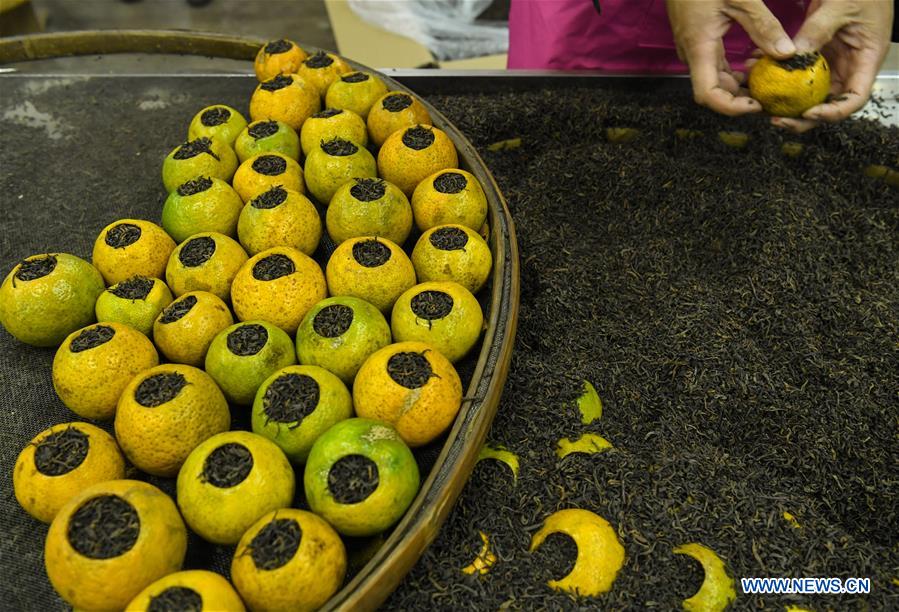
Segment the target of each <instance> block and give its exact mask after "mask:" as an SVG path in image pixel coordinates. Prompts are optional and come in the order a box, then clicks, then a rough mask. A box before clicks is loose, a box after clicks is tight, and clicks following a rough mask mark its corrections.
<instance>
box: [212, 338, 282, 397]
mask: <svg viewBox="0 0 899 612" xmlns="http://www.w3.org/2000/svg"><path fill="white" fill-rule="evenodd" d="M254 324H258V325H261V326H262V327H264V328H265V330H266V332H267V333H268V340H267V341H266V343H265V346H263V347H262V349H261V350H260V351H259V352H258V353H256V354H254V355H235V354H234V353H232V352H231V351H230V350H229V349H228V335H229V334H230V333H231V332H233V331H235V330H236V329H238V328H239V327H243V326H244V325H254ZM296 362H297V359H296V354H295V353H294V351H293V343H292V342H291V340H290V336H288V335H287V334H286V333H285V332H284V331H283V330H282V329H280V328H278V327H277V326H275V325H273V324H271V323H268V322H267V321H258V320H256V321H252V320H251V321H245V322H243V323H236V324H234V325H232V326H231V327H228V328H226V329H223V330H222V331H221V332H219V334H218V335H217V336H216V337H215V339H213V341H212V344H210V345H209V350H208V351H207V352H206V371H207V372H209V375H210V376H212V378H213V379H215V381H216V382H217V383H218V384H219V386H220V387H221V389H222V391H223V392H224V394H225V397H227V398H228V401H231V402H233V403H235V404H240V405H241V406H249V405H250V404H252V403H253V399H254V398H255V397H256V390H257V389H258V388H259V385H261V384H262V383H263V382H264V381H265V379H266V378H268V377H269V376H271V375H272V373H273V372H275V371H277V370H278V369H280V368H283V367H286V366H289V365H293V364H295V363H296Z"/></svg>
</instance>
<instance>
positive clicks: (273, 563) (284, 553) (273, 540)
mask: <svg viewBox="0 0 899 612" xmlns="http://www.w3.org/2000/svg"><path fill="white" fill-rule="evenodd" d="M302 539H303V530H302V528H300V524H299V523H298V522H296V521H295V520H293V519H279V518H274V519H272V521H271V522H270V523H269V524H268V525H266V526H265V527H263V528H262V529H260V530H259V533H257V534H256V536H255V537H254V538H253V539H252V540H251V541H250V544H249V545H248V546H247V549H248V550H249V552H250V557H252V559H253V563H254V564H255V565H256V569H260V570H265V571H269V570H274V569H278V568H279V567H283V566H285V565H287V563H288V562H289V561H290V560H291V559H293V557H294V555H296V554H297V550H298V549H299V548H300V541H301V540H302Z"/></svg>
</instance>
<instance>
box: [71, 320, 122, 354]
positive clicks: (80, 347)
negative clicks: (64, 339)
mask: <svg viewBox="0 0 899 612" xmlns="http://www.w3.org/2000/svg"><path fill="white" fill-rule="evenodd" d="M114 337H115V330H114V329H113V328H111V327H109V326H108V325H97V326H94V327H89V328H88V329H85V330H84V331H82V332H81V333H80V334H78V335H77V336H75V337H74V338H73V339H72V341H71V342H70V343H69V350H70V351H71V352H73V353H80V352H82V351H89V350H90V349H92V348H97V347H98V346H101V345H103V344H106V343H107V342H109V341H110V340H112V339H113V338H114Z"/></svg>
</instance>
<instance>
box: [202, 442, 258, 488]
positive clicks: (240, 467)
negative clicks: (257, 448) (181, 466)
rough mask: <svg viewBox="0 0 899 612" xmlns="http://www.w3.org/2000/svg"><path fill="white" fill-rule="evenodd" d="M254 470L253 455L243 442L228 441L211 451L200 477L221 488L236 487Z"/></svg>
mask: <svg viewBox="0 0 899 612" xmlns="http://www.w3.org/2000/svg"><path fill="white" fill-rule="evenodd" d="M252 470H253V455H252V453H250V450H249V449H248V448H247V447H246V446H244V445H243V444H238V443H237V442H228V443H226V444H222V445H221V446H219V447H218V448H217V449H215V450H214V451H212V452H211V453H209V455H208V456H207V457H206V461H204V462H203V473H202V474H201V475H200V479H201V480H202V481H203V482H208V483H209V484H211V485H212V486H214V487H218V488H219V489H229V488H231V487H236V486H237V485H239V484H240V483H242V482H243V481H244V480H246V479H247V476H249V475H250V472H251V471H252Z"/></svg>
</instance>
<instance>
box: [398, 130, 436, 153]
mask: <svg viewBox="0 0 899 612" xmlns="http://www.w3.org/2000/svg"><path fill="white" fill-rule="evenodd" d="M403 144H404V145H406V146H407V147H409V148H410V149H413V150H415V151H422V150H424V149H427V148H428V147H430V146H431V145H432V144H434V131H433V130H431V129H429V128H426V127H424V126H422V125H416V126H415V127H411V128H409V129H408V130H406V131H405V132H403Z"/></svg>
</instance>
